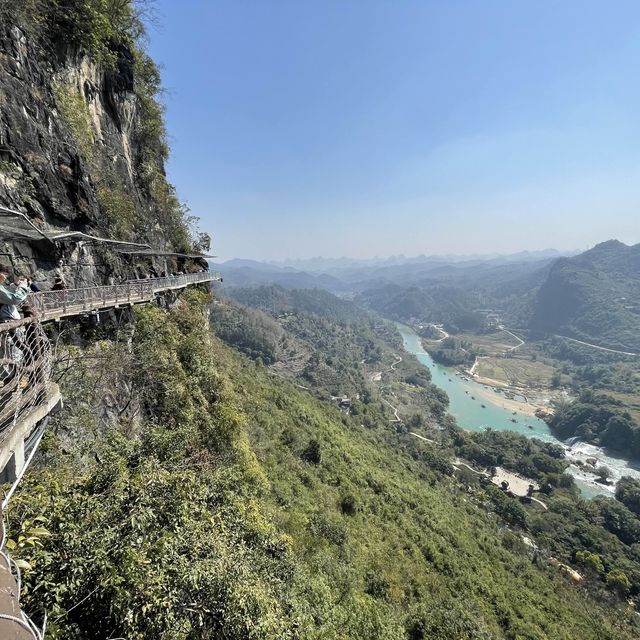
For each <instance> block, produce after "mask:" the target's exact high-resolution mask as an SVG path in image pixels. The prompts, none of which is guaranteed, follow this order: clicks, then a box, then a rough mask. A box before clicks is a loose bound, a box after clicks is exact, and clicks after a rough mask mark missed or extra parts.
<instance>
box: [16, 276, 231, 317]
mask: <svg viewBox="0 0 640 640" xmlns="http://www.w3.org/2000/svg"><path fill="white" fill-rule="evenodd" d="M216 280H220V274H219V273H217V272H215V271H201V272H199V273H186V274H182V275H177V276H168V277H166V278H145V279H142V280H128V281H127V282H123V283H122V284H112V285H105V286H98V287H84V288H82V289H62V290H60V291H40V292H38V293H30V294H29V295H28V296H27V298H26V300H25V301H24V303H23V304H24V305H29V306H30V307H31V308H32V309H33V311H34V313H35V314H36V316H37V317H38V319H39V320H41V321H43V320H50V319H52V318H61V317H64V316H72V315H78V314H82V313H90V312H92V311H97V310H99V309H107V308H109V307H117V306H120V305H125V304H139V303H141V302H149V301H150V300H152V299H153V298H154V297H155V296H156V294H158V293H160V292H162V291H170V290H171V289H182V288H184V287H187V286H189V285H192V284H199V283H203V282H212V281H216Z"/></svg>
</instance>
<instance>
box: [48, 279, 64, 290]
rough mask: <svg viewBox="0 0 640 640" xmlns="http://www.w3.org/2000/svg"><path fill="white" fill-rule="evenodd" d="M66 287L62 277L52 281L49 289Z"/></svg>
mask: <svg viewBox="0 0 640 640" xmlns="http://www.w3.org/2000/svg"><path fill="white" fill-rule="evenodd" d="M66 288H67V285H66V283H65V281H64V280H63V279H62V278H56V279H55V280H54V281H53V286H52V287H51V291H64V290H65V289H66Z"/></svg>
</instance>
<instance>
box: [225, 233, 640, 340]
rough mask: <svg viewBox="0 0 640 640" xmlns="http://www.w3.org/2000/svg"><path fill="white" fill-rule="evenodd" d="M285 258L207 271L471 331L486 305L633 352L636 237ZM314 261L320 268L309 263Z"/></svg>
mask: <svg viewBox="0 0 640 640" xmlns="http://www.w3.org/2000/svg"><path fill="white" fill-rule="evenodd" d="M285 264H286V265H287V266H285ZM292 264H294V263H292V262H289V263H281V264H274V263H265V262H257V261H253V260H230V261H228V262H225V263H223V264H221V265H218V266H216V268H218V269H219V270H221V271H222V274H223V277H224V283H225V286H227V287H255V286H261V285H265V284H278V285H280V286H282V287H285V288H288V289H325V290H327V291H330V292H332V293H334V294H337V295H340V296H343V297H345V296H346V297H350V298H354V299H355V300H356V302H357V303H358V304H359V305H361V306H363V307H366V308H369V309H372V310H374V311H377V312H378V313H380V314H381V315H383V316H385V317H387V318H392V319H395V320H403V321H409V320H412V319H420V320H425V321H433V322H445V323H449V326H450V327H451V328H452V329H453V330H455V329H456V328H468V329H473V328H480V327H481V326H482V321H481V315H482V314H480V315H478V313H477V312H478V310H483V309H484V310H486V309H492V310H495V311H496V312H497V313H499V315H500V316H501V317H502V319H503V320H504V322H505V323H506V324H507V325H508V326H511V327H518V328H521V329H530V330H531V331H533V332H534V333H537V334H540V335H547V334H556V335H563V336H566V337H571V338H574V339H577V340H582V341H585V342H589V343H592V344H596V345H598V346H602V347H606V348H610V349H619V350H622V351H631V352H640V244H638V245H634V246H627V245H625V244H623V243H622V242H618V241H617V240H609V241H607V242H603V243H601V244H599V245H597V246H595V247H594V248H593V249H590V250H588V251H585V252H584V253H581V254H578V255H573V256H560V255H559V253H558V252H557V251H555V250H551V249H550V250H547V251H536V252H526V251H525V252H521V253H518V254H512V255H507V256H497V257H496V256H491V257H487V256H484V257H473V258H471V257H467V259H460V257H459V256H458V257H456V259H447V258H444V257H441V256H419V257H418V258H404V257H403V256H396V257H393V258H389V259H386V260H378V261H375V260H374V261H356V260H348V259H346V258H345V259H340V260H324V259H323V258H313V259H311V260H309V261H299V262H297V263H296V264H300V265H302V264H305V265H306V266H307V267H309V269H308V270H300V269H296V268H294V267H293V266H290V265H292ZM323 264H324V265H325V266H326V267H327V269H326V271H318V270H316V269H319V268H320V266H321V265H323Z"/></svg>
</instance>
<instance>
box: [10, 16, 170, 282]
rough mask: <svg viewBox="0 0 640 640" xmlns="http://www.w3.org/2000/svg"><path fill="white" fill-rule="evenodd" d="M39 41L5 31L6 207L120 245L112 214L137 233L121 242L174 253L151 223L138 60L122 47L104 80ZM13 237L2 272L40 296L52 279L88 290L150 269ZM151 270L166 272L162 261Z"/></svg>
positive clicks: (87, 247) (87, 248)
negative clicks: (39, 288)
mask: <svg viewBox="0 0 640 640" xmlns="http://www.w3.org/2000/svg"><path fill="white" fill-rule="evenodd" d="M33 40H34V39H33V38H29V37H28V36H27V35H26V33H25V31H23V30H21V29H20V28H19V27H17V26H15V25H7V24H3V25H0V206H4V207H7V208H10V209H14V210H17V211H19V212H22V213H24V214H26V215H27V216H28V217H29V219H30V220H31V221H32V222H33V223H34V224H35V225H36V226H37V227H39V228H41V229H43V230H46V231H56V230H57V231H60V230H72V231H82V232H85V233H89V234H92V235H97V236H101V237H114V236H116V237H118V232H119V229H118V223H117V221H115V222H114V220H113V219H111V218H110V215H111V216H112V217H113V215H114V211H115V212H116V214H118V215H127V216H129V218H131V224H132V225H136V223H137V226H136V227H135V228H134V227H133V226H132V228H131V229H130V230H127V233H126V237H124V238H123V237H122V235H120V236H119V237H120V239H125V240H135V241H136V242H144V243H148V244H151V245H152V246H153V247H154V248H157V249H160V250H169V251H170V250H171V248H172V247H171V241H170V236H171V234H170V232H168V231H167V229H164V228H163V227H162V225H161V224H159V223H158V222H157V221H156V220H154V216H155V215H156V214H155V206H156V205H155V203H154V200H153V198H152V196H151V194H150V191H149V188H148V184H145V183H144V180H142V179H141V177H140V176H141V173H142V166H141V165H142V158H141V152H140V142H139V139H138V136H137V132H138V129H139V124H140V117H141V114H140V109H139V102H138V98H137V96H136V93H135V92H134V57H133V54H132V52H131V51H129V50H128V49H127V48H126V47H124V46H120V47H119V48H118V50H117V64H116V65H115V68H113V69H111V70H105V69H103V68H101V66H99V65H98V64H96V63H94V62H93V61H92V60H91V58H90V57H89V56H87V55H86V54H83V53H81V52H79V51H73V50H71V49H69V50H66V51H64V52H63V53H61V54H60V55H57V56H51V55H48V56H47V55H45V54H44V53H43V50H42V49H41V48H40V47H39V46H38V43H37V42H34V41H33ZM162 176H164V170H163V168H162ZM121 211H124V213H123V214H121V213H120V212H121ZM141 221H144V224H143V223H141ZM121 226H122V225H121ZM0 231H2V229H0ZM122 233H124V232H123V231H120V234H122ZM10 236H11V233H10V232H7V231H6V229H5V230H4V232H3V233H2V234H0V254H1V255H0V262H1V263H10V264H11V265H12V266H13V268H14V270H15V271H16V272H23V273H27V274H29V275H31V276H32V277H34V279H35V280H36V281H38V282H40V283H41V284H42V285H43V288H47V286H48V284H49V283H50V282H52V280H53V278H54V277H55V276H56V275H62V276H63V277H64V278H65V280H66V281H67V283H68V284H69V285H70V286H73V285H75V286H84V285H86V284H97V283H104V282H107V281H109V280H111V279H113V278H114V279H116V280H117V279H119V278H122V277H132V276H134V275H136V274H141V273H143V272H144V271H145V270H146V269H147V268H148V266H149V265H150V263H151V261H150V260H146V261H142V262H141V261H137V262H135V261H133V260H132V258H130V257H127V258H123V257H122V256H121V255H119V254H117V253H115V252H114V251H113V250H112V248H110V247H108V246H104V245H100V244H99V243H94V242H90V243H87V242H80V243H78V242H67V243H64V244H61V243H56V244H55V245H53V244H51V243H46V242H45V243H35V242H31V241H24V240H19V239H16V238H12V237H10ZM167 238H169V240H168V239H167ZM155 267H156V269H157V270H158V272H160V271H162V270H164V268H165V265H164V261H158V262H157V263H156V265H155ZM169 268H170V269H171V267H169Z"/></svg>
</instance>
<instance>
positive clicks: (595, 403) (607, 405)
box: [549, 391, 640, 457]
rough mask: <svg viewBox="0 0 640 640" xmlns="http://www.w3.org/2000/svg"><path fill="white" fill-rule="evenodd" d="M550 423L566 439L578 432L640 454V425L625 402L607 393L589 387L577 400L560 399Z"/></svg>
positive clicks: (585, 437)
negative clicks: (597, 391)
mask: <svg viewBox="0 0 640 640" xmlns="http://www.w3.org/2000/svg"><path fill="white" fill-rule="evenodd" d="M549 424H550V425H551V427H552V428H553V429H554V430H555V432H556V433H557V434H558V437H560V438H562V439H566V438H570V437H573V436H577V437H579V438H580V439H581V440H584V441H585V442H591V443H593V444H596V445H602V446H605V447H611V448H612V449H617V450H619V451H624V452H626V453H628V454H629V453H630V454H631V455H632V456H634V457H639V456H640V425H638V424H637V423H636V422H635V421H634V420H633V419H632V418H631V416H630V415H629V412H628V411H627V410H626V409H625V408H624V406H623V404H622V402H620V401H619V400H616V399H615V398H613V397H611V396H609V395H607V394H601V393H593V392H591V391H585V392H584V393H583V394H582V395H581V396H580V397H579V398H578V400H577V401H575V402H560V403H558V404H557V406H556V411H555V413H554V414H553V416H551V418H550V419H549Z"/></svg>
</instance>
